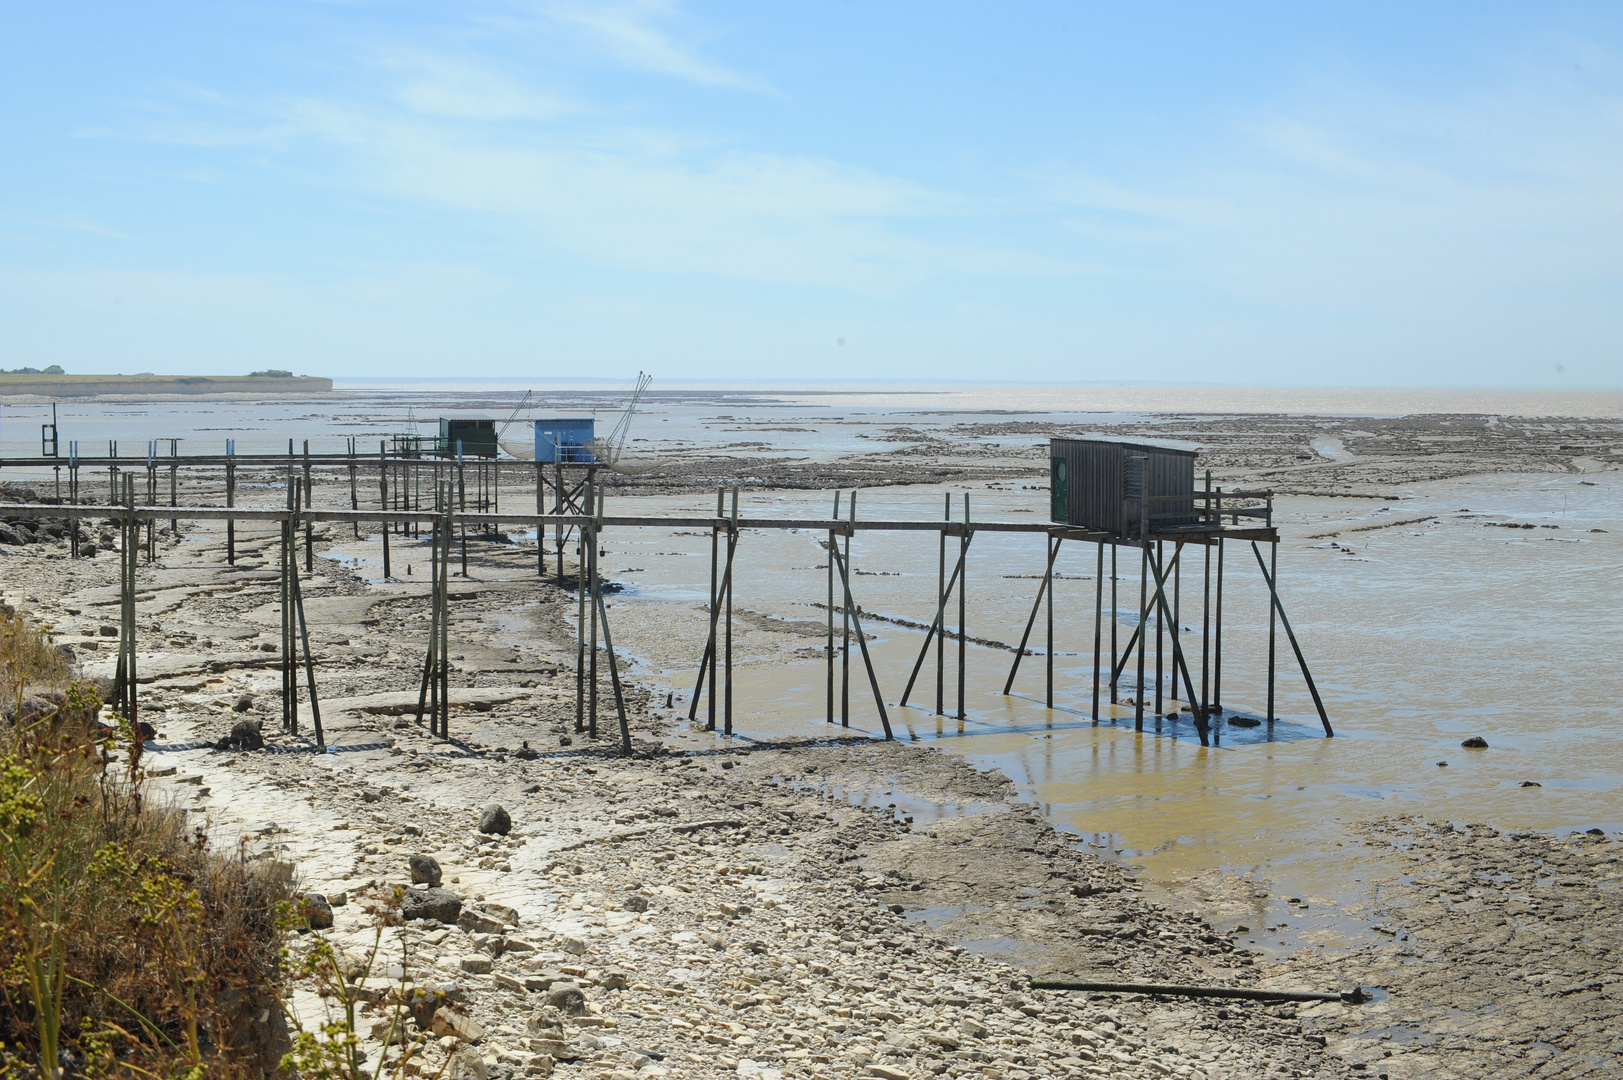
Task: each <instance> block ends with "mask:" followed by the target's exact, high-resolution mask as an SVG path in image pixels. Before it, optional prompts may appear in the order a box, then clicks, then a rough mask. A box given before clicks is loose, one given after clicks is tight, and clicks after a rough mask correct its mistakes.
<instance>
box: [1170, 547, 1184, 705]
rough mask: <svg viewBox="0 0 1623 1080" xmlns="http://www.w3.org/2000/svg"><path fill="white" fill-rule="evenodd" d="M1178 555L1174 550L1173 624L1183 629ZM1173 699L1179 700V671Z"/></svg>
mask: <svg viewBox="0 0 1623 1080" xmlns="http://www.w3.org/2000/svg"><path fill="white" fill-rule="evenodd" d="M1177 556H1178V553H1177V552H1173V558H1172V625H1173V628H1174V629H1176V630H1181V629H1182V628H1183V627H1182V626H1181V625H1180V624H1179V622H1178V620H1179V619H1181V618H1183V611H1182V607H1181V603H1180V597H1181V596H1182V594H1183V566H1182V564H1180V563H1179V562H1178V558H1177ZM1172 700H1173V701H1177V700H1178V674H1177V672H1173V674H1172Z"/></svg>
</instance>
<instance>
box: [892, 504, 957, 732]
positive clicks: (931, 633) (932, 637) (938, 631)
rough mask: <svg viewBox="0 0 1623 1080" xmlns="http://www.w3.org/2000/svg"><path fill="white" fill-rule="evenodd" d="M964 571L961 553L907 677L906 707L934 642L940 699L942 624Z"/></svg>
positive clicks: (904, 700)
mask: <svg viewBox="0 0 1623 1080" xmlns="http://www.w3.org/2000/svg"><path fill="white" fill-rule="evenodd" d="M945 535H946V533H945V532H944V531H943V533H942V536H943V537H945ZM971 539H973V537H971ZM963 570H964V559H963V553H962V552H960V553H959V558H958V561H957V562H956V563H954V564H953V569H952V576H951V577H950V578H948V579H947V583H946V588H945V589H943V590H942V591H941V593H940V594H939V595H940V597H941V599H940V601H939V603H938V604H937V610H936V617H935V621H934V622H932V623H931V624H930V629H929V630H928V631H927V632H926V633H925V635H924V644H923V645H922V646H921V647H920V648H919V658H918V659H917V660H915V661H914V662H913V673H912V674H911V675H909V676H908V677H907V688H906V689H905V690H903V691H902V700H901V702H900V704H901V705H903V706H904V707H905V706H906V705H907V699H908V698H909V697H910V696H911V695H912V693H913V683H914V681H915V680H916V679H918V677H919V672H920V671H921V670H922V669H923V668H924V659H925V657H927V656H929V655H930V643H931V642H932V641H934V642H935V646H936V661H937V662H936V694H937V696H938V697H939V695H940V694H941V690H942V686H943V677H942V674H941V666H942V665H941V663H940V661H941V658H942V657H943V656H944V655H945V650H946V641H947V631H946V628H945V627H943V626H942V625H941V624H942V622H944V621H945V619H946V614H947V613H946V604H947V600H948V599H950V598H951V597H952V591H953V588H954V587H955V586H956V585H957V584H958V576H959V575H960V574H961V573H963ZM936 715H937V716H942V715H945V713H943V712H942V711H940V710H937V712H936Z"/></svg>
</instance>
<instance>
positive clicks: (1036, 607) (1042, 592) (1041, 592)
mask: <svg viewBox="0 0 1623 1080" xmlns="http://www.w3.org/2000/svg"><path fill="white" fill-rule="evenodd" d="M1045 539H1046V547H1047V548H1048V551H1047V555H1048V558H1047V559H1046V560H1045V561H1044V563H1043V576H1042V580H1041V582H1040V583H1039V584H1038V586H1037V598H1036V599H1035V600H1033V601H1032V602H1031V615H1030V617H1028V618H1027V619H1026V629H1025V631H1024V632H1023V633H1022V634H1021V635H1020V647H1019V648H1017V649H1015V650H1014V663H1012V664H1010V665H1009V677H1008V679H1006V680H1004V683H1003V692H1004V693H1005V694H1007V693H1008V692H1009V691H1010V690H1012V689H1013V688H1014V677H1015V674H1016V673H1017V672H1019V670H1020V660H1021V658H1022V657H1024V656H1025V655H1026V643H1027V642H1029V641H1030V640H1031V628H1032V627H1033V626H1035V625H1037V613H1038V612H1039V611H1041V610H1042V607H1043V598H1044V597H1046V596H1050V595H1051V592H1050V590H1049V582H1050V580H1051V579H1052V578H1053V576H1054V557H1055V556H1056V555H1058V554H1059V543H1058V542H1057V541H1056V540H1055V539H1053V538H1051V537H1050V538H1045ZM1053 651H1054V605H1053V603H1052V601H1050V603H1049V605H1048V652H1050V653H1052V652H1053ZM1048 689H1049V693H1048V697H1049V706H1048V707H1049V708H1053V707H1054V706H1053V697H1054V693H1053V689H1054V665H1053V662H1052V661H1050V662H1049V665H1048Z"/></svg>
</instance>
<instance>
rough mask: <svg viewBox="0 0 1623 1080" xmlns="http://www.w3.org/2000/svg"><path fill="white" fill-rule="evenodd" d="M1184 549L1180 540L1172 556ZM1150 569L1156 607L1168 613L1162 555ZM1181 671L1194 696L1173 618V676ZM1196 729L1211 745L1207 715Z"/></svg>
mask: <svg viewBox="0 0 1623 1080" xmlns="http://www.w3.org/2000/svg"><path fill="white" fill-rule="evenodd" d="M1182 551H1183V544H1182V543H1181V542H1180V543H1179V544H1178V545H1177V548H1176V549H1175V550H1174V551H1173V553H1172V557H1173V558H1174V559H1176V558H1177V557H1178V555H1179V554H1180V553H1181V552H1182ZM1150 569H1151V571H1152V572H1153V573H1154V575H1155V604H1156V607H1157V608H1158V610H1160V611H1161V612H1162V613H1166V608H1167V597H1166V572H1165V571H1164V570H1163V569H1162V567H1161V566H1160V557H1159V555H1157V557H1156V561H1155V562H1153V563H1151V564H1150ZM1180 672H1181V673H1182V674H1183V681H1184V686H1185V688H1186V689H1187V691H1188V693H1189V694H1190V696H1191V697H1192V696H1193V695H1194V692H1195V684H1194V680H1192V679H1191V678H1190V677H1189V664H1188V663H1187V662H1186V661H1185V659H1184V655H1183V646H1182V645H1181V644H1180V643H1179V639H1178V624H1177V622H1176V621H1175V620H1173V621H1172V677H1173V678H1174V679H1175V678H1177V677H1178V674H1179V673H1180ZM1195 731H1196V732H1197V733H1198V734H1199V736H1200V745H1202V746H1207V745H1209V744H1208V741H1207V739H1208V724H1207V720H1206V717H1204V716H1199V715H1197V716H1196V717H1195Z"/></svg>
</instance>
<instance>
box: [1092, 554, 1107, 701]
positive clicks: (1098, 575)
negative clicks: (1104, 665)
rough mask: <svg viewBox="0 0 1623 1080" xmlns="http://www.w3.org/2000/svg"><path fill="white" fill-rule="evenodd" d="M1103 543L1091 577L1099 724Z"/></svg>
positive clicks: (1103, 598)
mask: <svg viewBox="0 0 1623 1080" xmlns="http://www.w3.org/2000/svg"><path fill="white" fill-rule="evenodd" d="M1104 613H1105V542H1104V541H1103V540H1101V541H1099V566H1098V569H1097V570H1096V571H1095V572H1094V576H1093V722H1094V723H1095V724H1097V723H1098V722H1099V660H1100V650H1101V648H1102V646H1103V645H1104V627H1103V626H1102V625H1101V622H1102V620H1103V618H1104Z"/></svg>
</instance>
